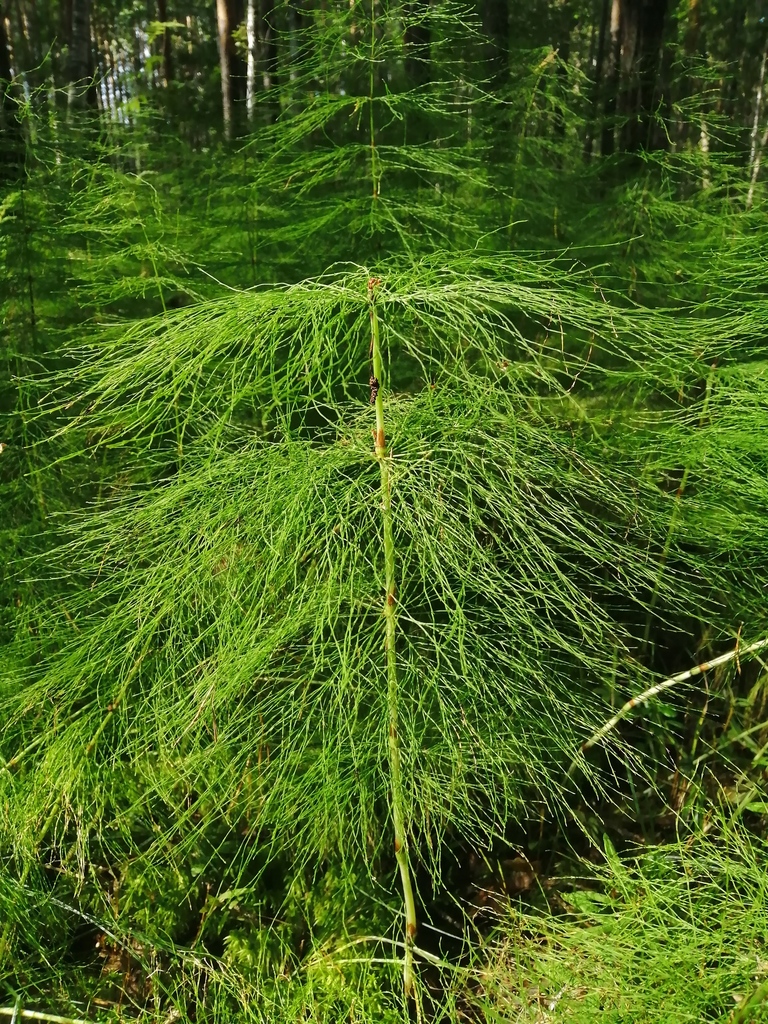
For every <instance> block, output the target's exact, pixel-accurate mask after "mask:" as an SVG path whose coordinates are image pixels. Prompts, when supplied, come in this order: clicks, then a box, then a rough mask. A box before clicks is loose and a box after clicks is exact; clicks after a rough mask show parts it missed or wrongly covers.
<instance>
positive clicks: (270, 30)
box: [259, 0, 277, 90]
mask: <svg viewBox="0 0 768 1024" xmlns="http://www.w3.org/2000/svg"><path fill="white" fill-rule="evenodd" d="M274 16H275V0H259V21H260V22H261V58H262V71H261V77H262V83H263V85H264V89H265V90H267V89H273V88H274V87H275V86H276V85H277V36H276V35H275V26H274V24H273V19H274Z"/></svg>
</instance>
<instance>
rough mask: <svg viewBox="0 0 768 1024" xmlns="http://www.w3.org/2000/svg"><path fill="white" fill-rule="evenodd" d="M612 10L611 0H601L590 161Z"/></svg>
mask: <svg viewBox="0 0 768 1024" xmlns="http://www.w3.org/2000/svg"><path fill="white" fill-rule="evenodd" d="M610 11H611V0H601V3H600V28H599V29H598V33H597V53H596V55H595V61H594V72H593V73H594V78H593V80H592V102H591V110H590V118H589V121H588V123H587V130H586V136H585V139H584V160H585V162H586V163H589V161H590V159H591V158H592V144H593V141H594V138H595V132H596V130H597V125H598V124H599V123H600V112H601V111H600V97H601V95H602V91H603V89H602V87H603V77H604V75H605V63H606V60H605V54H606V40H607V36H608V16H609V14H610Z"/></svg>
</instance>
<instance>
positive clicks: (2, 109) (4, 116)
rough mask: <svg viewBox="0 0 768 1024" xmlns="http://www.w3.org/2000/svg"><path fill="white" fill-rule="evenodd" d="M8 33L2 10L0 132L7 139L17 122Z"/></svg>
mask: <svg viewBox="0 0 768 1024" xmlns="http://www.w3.org/2000/svg"><path fill="white" fill-rule="evenodd" d="M8 44H9V40H8V32H7V29H6V27H5V18H4V17H3V12H2V11H1V10H0V132H2V136H1V137H2V138H3V139H5V138H6V137H7V136H6V132H7V131H8V130H9V128H10V126H11V124H12V123H13V122H14V121H15V120H16V118H15V117H14V116H13V111H12V110H11V101H10V97H9V94H8V89H9V88H10V84H11V54H10V49H9V45H8Z"/></svg>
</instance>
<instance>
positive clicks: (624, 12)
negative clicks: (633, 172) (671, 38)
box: [619, 0, 669, 152]
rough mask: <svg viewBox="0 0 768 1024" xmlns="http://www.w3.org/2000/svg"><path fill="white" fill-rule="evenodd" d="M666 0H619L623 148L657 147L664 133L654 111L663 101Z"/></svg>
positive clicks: (620, 103)
mask: <svg viewBox="0 0 768 1024" xmlns="http://www.w3.org/2000/svg"><path fill="white" fill-rule="evenodd" d="M668 6H669V2H668V0H621V3H620V8H621V18H620V40H621V61H620V63H621V95H620V98H619V113H620V114H621V115H623V116H624V117H625V118H626V122H625V124H624V126H623V129H622V146H623V148H624V149H625V150H626V151H627V152H637V151H638V150H640V149H658V148H660V147H662V146H663V145H664V140H665V138H666V135H665V133H664V131H663V130H661V128H660V126H659V125H657V124H656V123H655V118H654V115H655V113H656V111H657V110H658V109H659V108H660V107H661V105H662V103H663V94H664V89H663V82H662V78H661V70H662V55H663V47H664V28H665V24H666V18H667V9H668Z"/></svg>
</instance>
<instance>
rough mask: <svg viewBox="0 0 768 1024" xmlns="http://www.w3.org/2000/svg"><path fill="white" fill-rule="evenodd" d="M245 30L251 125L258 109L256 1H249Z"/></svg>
mask: <svg viewBox="0 0 768 1024" xmlns="http://www.w3.org/2000/svg"><path fill="white" fill-rule="evenodd" d="M245 30H246V37H247V41H248V63H247V68H246V76H245V109H246V113H247V116H248V122H249V124H250V123H251V122H252V121H253V115H254V111H255V109H256V64H257V61H258V41H257V37H256V0H248V6H247V8H246V16H245Z"/></svg>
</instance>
